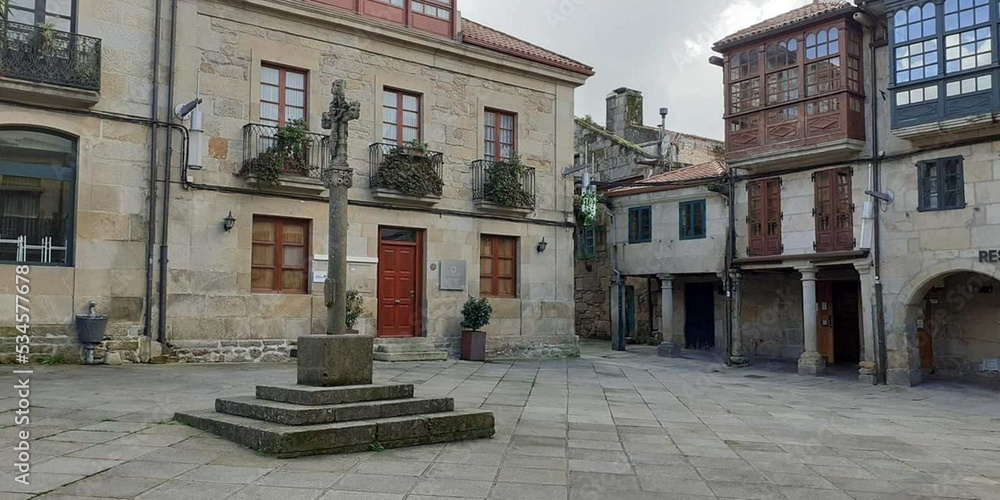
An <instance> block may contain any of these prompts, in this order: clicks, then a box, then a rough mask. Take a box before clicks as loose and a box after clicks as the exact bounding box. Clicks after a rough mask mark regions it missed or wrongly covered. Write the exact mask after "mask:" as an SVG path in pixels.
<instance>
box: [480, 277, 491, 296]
mask: <svg viewBox="0 0 1000 500" xmlns="http://www.w3.org/2000/svg"><path fill="white" fill-rule="evenodd" d="M479 293H480V294H482V295H493V279H491V278H480V280H479Z"/></svg>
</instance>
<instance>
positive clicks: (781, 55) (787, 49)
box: [767, 38, 799, 71]
mask: <svg viewBox="0 0 1000 500" xmlns="http://www.w3.org/2000/svg"><path fill="white" fill-rule="evenodd" d="M798 62H799V42H798V40H796V39H794V38H792V39H791V40H788V41H784V42H778V43H771V44H768V45H767V70H768V71H771V70H775V69H780V68H784V67H786V66H792V65H795V64H797V63H798Z"/></svg>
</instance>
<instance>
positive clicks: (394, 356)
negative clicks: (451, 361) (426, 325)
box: [375, 351, 448, 362]
mask: <svg viewBox="0 0 1000 500" xmlns="http://www.w3.org/2000/svg"><path fill="white" fill-rule="evenodd" d="M447 359H448V353H447V352H445V351H426V352H376V353H375V361H389V362H396V361H446V360H447Z"/></svg>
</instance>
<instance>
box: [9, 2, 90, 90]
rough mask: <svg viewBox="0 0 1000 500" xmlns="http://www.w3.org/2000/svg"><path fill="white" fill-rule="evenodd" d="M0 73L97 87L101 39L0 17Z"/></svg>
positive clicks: (22, 78)
mask: <svg viewBox="0 0 1000 500" xmlns="http://www.w3.org/2000/svg"><path fill="white" fill-rule="evenodd" d="M0 76H4V77H7V78H16V79H19V80H28V81H32V82H40V83H49V84H53V85H60V86H64V87H73V88H78V89H83V90H94V91H100V90H101V40H100V39H99V38H93V37H89V36H83V35H76V34H73V33H66V32H63V31H55V30H53V29H51V28H45V27H41V26H31V25H30V24H22V23H15V22H12V21H6V20H4V19H0Z"/></svg>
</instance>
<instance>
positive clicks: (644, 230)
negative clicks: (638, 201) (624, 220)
mask: <svg viewBox="0 0 1000 500" xmlns="http://www.w3.org/2000/svg"><path fill="white" fill-rule="evenodd" d="M651 241H653V207H648V206H647V207H632V208H629V209H628V242H629V243H649V242H651Z"/></svg>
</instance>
